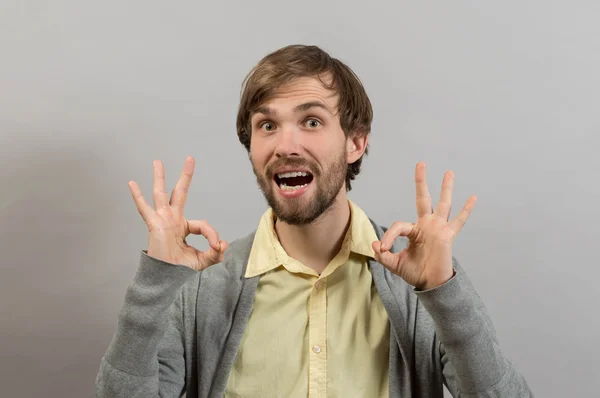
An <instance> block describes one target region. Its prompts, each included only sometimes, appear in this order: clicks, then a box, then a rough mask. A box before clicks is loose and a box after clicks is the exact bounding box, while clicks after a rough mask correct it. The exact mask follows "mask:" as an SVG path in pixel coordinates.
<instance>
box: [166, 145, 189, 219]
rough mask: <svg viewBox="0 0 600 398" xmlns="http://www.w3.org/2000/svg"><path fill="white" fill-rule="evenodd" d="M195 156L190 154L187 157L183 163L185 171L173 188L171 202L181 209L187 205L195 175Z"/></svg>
mask: <svg viewBox="0 0 600 398" xmlns="http://www.w3.org/2000/svg"><path fill="white" fill-rule="evenodd" d="M194 165H195V161H194V158H193V157H191V156H188V157H186V158H185V163H184V164H183V171H182V172H181V175H180V176H179V180H178V181H177V184H176V185H175V188H174V189H173V193H172V194H171V201H170V202H169V204H170V205H171V206H173V207H177V208H179V209H183V207H184V206H185V201H186V200H187V195H188V191H189V189H190V183H191V182H192V176H193V175H194Z"/></svg>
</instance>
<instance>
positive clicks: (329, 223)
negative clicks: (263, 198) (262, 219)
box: [275, 188, 350, 274]
mask: <svg viewBox="0 0 600 398" xmlns="http://www.w3.org/2000/svg"><path fill="white" fill-rule="evenodd" d="M349 226H350V207H349V204H348V198H347V195H346V189H345V188H342V189H341V190H340V193H339V194H338V196H337V197H336V199H335V201H334V202H333V204H332V205H331V207H330V208H329V209H328V210H327V211H325V212H324V213H323V214H322V215H321V216H320V217H319V218H317V219H316V220H315V221H314V222H312V223H311V224H307V225H290V224H286V223H284V222H281V221H279V220H277V221H276V222H275V231H276V232H277V236H278V237H279V241H280V242H281V246H283V248H284V249H285V251H286V253H287V254H288V255H289V256H290V257H292V258H294V259H296V260H298V261H300V262H301V263H302V264H304V265H306V266H307V267H310V268H312V269H314V270H315V271H316V272H317V273H318V274H321V272H323V270H324V269H325V267H326V266H327V264H329V262H330V261H331V260H332V259H333V258H334V257H335V256H336V255H337V253H338V252H339V251H340V248H341V246H342V242H343V240H344V236H345V235H346V231H347V230H348V227H349Z"/></svg>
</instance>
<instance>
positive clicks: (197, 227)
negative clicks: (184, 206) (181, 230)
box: [187, 220, 220, 251]
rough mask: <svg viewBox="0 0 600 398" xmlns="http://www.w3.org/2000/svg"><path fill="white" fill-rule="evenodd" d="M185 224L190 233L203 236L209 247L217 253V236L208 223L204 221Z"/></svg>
mask: <svg viewBox="0 0 600 398" xmlns="http://www.w3.org/2000/svg"><path fill="white" fill-rule="evenodd" d="M187 223H188V228H189V230H190V233H192V234H194V235H202V236H204V237H205V238H206V240H207V241H208V244H209V245H210V247H211V248H212V249H214V250H216V251H219V249H220V241H219V234H218V233H217V231H215V229H214V228H213V227H212V226H211V225H210V224H209V223H208V222H206V221H205V220H192V221H188V222H187Z"/></svg>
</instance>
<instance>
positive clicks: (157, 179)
mask: <svg viewBox="0 0 600 398" xmlns="http://www.w3.org/2000/svg"><path fill="white" fill-rule="evenodd" d="M152 165H153V166H154V190H153V192H152V198H153V199H154V208H155V209H156V210H158V209H162V208H163V207H165V206H167V205H168V204H169V198H168V197H167V189H166V188H165V169H164V167H163V164H162V162H161V161H160V160H155V161H154V162H152Z"/></svg>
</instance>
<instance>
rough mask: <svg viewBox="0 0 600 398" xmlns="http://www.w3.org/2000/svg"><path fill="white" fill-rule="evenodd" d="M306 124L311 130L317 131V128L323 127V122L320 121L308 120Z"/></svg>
mask: <svg viewBox="0 0 600 398" xmlns="http://www.w3.org/2000/svg"><path fill="white" fill-rule="evenodd" d="M304 123H305V124H306V126H308V127H309V128H311V129H316V128H317V127H319V126H320V125H321V122H320V121H318V120H317V119H307V120H306V122H304Z"/></svg>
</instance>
